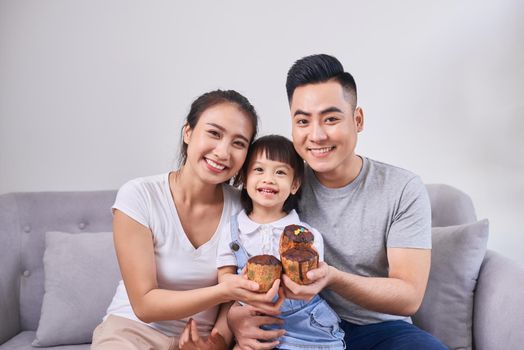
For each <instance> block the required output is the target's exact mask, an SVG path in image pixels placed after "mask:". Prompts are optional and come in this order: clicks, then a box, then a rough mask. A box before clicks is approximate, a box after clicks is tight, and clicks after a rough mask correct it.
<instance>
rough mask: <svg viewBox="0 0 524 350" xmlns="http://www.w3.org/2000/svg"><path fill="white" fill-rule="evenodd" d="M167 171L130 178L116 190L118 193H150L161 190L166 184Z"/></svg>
mask: <svg viewBox="0 0 524 350" xmlns="http://www.w3.org/2000/svg"><path fill="white" fill-rule="evenodd" d="M168 176H169V174H168V173H164V174H158V175H151V176H143V177H137V178H134V179H131V180H129V181H127V182H126V183H124V184H123V185H122V186H121V187H120V189H119V190H118V193H119V194H121V195H122V194H128V195H131V194H135V195H136V194H139V193H140V194H142V195H144V194H147V193H149V194H152V193H159V192H163V191H165V189H166V186H167V184H168Z"/></svg>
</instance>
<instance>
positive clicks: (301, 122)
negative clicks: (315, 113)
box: [297, 119, 307, 125]
mask: <svg viewBox="0 0 524 350" xmlns="http://www.w3.org/2000/svg"><path fill="white" fill-rule="evenodd" d="M297 124H298V125H306V124H307V120H306V119H298V120H297Z"/></svg>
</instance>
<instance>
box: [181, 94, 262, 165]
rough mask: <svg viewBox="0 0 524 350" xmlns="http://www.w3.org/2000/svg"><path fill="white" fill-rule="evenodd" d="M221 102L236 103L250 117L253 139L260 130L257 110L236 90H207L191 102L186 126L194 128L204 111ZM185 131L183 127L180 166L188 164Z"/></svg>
mask: <svg viewBox="0 0 524 350" xmlns="http://www.w3.org/2000/svg"><path fill="white" fill-rule="evenodd" d="M221 103H231V104H235V105H236V106H237V107H238V109H239V110H240V111H242V112H243V113H244V114H245V115H246V117H248V118H249V120H250V121H251V124H252V126H253V135H251V140H253V139H254V138H255V136H256V134H257V131H258V116H257V112H256V111H255V107H253V105H252V104H251V103H250V102H249V100H248V99H247V98H246V97H244V96H243V95H241V94H240V93H238V92H236V91H235V90H215V91H210V92H206V93H205V94H203V95H201V96H199V97H198V98H197V99H196V100H195V101H193V103H192V104H191V109H190V110H189V114H188V115H187V117H186V122H185V123H184V126H185V125H188V126H189V128H190V129H194V128H195V126H196V125H197V124H198V121H199V120H200V116H201V115H202V113H204V112H205V111H206V110H207V109H209V108H211V107H214V106H216V105H219V104H221ZM183 132H184V128H183V127H182V132H181V134H182V135H181V136H182V137H181V146H180V157H179V166H182V165H184V164H186V160H187V144H186V143H185V142H184V137H183Z"/></svg>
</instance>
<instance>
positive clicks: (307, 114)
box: [293, 109, 311, 117]
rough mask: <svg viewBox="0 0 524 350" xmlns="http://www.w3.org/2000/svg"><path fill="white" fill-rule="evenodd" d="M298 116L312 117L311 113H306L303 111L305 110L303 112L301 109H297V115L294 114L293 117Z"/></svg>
mask: <svg viewBox="0 0 524 350" xmlns="http://www.w3.org/2000/svg"><path fill="white" fill-rule="evenodd" d="M297 115H305V116H307V117H310V116H311V113H308V112H305V111H303V110H301V109H297V110H296V111H295V113H293V117H296V116H297Z"/></svg>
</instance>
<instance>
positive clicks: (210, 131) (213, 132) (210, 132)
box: [207, 130, 220, 137]
mask: <svg viewBox="0 0 524 350" xmlns="http://www.w3.org/2000/svg"><path fill="white" fill-rule="evenodd" d="M207 133H208V134H209V135H211V136H213V137H220V133H219V132H218V131H216V130H208V131H207Z"/></svg>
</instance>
